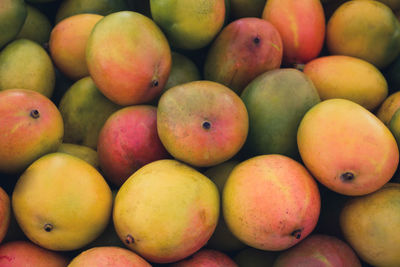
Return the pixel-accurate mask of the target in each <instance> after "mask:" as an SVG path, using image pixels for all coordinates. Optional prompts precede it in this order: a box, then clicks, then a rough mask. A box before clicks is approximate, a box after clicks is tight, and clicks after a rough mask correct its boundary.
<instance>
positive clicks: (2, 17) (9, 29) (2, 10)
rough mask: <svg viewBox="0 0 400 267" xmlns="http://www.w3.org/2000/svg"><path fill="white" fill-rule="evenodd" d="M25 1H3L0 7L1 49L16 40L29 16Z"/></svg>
mask: <svg viewBox="0 0 400 267" xmlns="http://www.w3.org/2000/svg"><path fill="white" fill-rule="evenodd" d="M27 13H28V12H27V10H26V4H25V2H24V0H2V1H1V5H0V49H1V48H3V46H4V45H6V44H7V43H8V42H10V41H12V40H14V38H15V37H16V36H17V34H18V33H19V31H20V30H21V28H22V26H23V25H24V22H25V19H26V16H27Z"/></svg>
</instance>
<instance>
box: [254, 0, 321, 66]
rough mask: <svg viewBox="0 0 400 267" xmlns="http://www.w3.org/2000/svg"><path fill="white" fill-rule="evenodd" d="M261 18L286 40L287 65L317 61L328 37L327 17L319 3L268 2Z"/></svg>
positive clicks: (315, 0)
mask: <svg viewBox="0 0 400 267" xmlns="http://www.w3.org/2000/svg"><path fill="white" fill-rule="evenodd" d="M262 18H263V19H265V20H267V21H269V22H271V23H272V25H274V26H275V27H276V28H277V29H278V31H279V33H280V35H281V37H282V41H283V62H284V63H285V64H287V65H288V66H293V65H295V64H304V63H307V62H308V61H310V60H311V59H314V58H316V57H317V56H318V55H319V53H320V52H321V50H322V46H323V44H324V38H325V15H324V10H323V8H322V4H321V1H319V0H268V1H267V3H266V5H265V7H264V10H263V13H262Z"/></svg>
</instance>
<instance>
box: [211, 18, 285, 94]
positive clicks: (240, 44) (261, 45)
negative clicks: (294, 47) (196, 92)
mask: <svg viewBox="0 0 400 267" xmlns="http://www.w3.org/2000/svg"><path fill="white" fill-rule="evenodd" d="M282 53H283V50H282V39H281V36H280V34H279V32H278V30H277V29H276V28H275V26H273V25H272V24H271V23H269V22H268V21H265V20H263V19H260V18H242V19H238V20H235V21H234V22H232V23H230V24H229V25H227V26H226V27H225V28H224V29H223V30H222V31H221V32H220V33H219V34H218V36H217V37H216V39H215V40H214V42H213V43H212V45H211V47H210V49H209V50H208V53H207V57H206V60H205V63H204V78H205V79H206V80H210V81H215V82H218V83H221V84H224V85H226V86H227V87H229V88H230V89H232V90H233V91H235V92H236V93H238V94H240V93H241V92H242V91H243V89H244V88H245V87H246V86H247V85H248V83H249V82H251V81H252V80H253V79H254V78H256V77H257V76H258V75H260V74H262V73H264V72H266V71H268V70H272V69H277V68H279V67H280V65H281V62H282ZM255 55H257V56H255Z"/></svg>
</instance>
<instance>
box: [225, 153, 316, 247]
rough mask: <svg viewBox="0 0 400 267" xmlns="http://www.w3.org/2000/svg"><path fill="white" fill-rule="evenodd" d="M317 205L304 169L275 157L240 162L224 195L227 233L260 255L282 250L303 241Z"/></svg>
mask: <svg viewBox="0 0 400 267" xmlns="http://www.w3.org/2000/svg"><path fill="white" fill-rule="evenodd" d="M320 205H321V202H320V195H319V191H318V187H317V183H316V182H315V180H314V179H313V177H312V176H311V175H310V174H309V173H308V171H307V170H306V168H305V167H304V166H303V165H301V164H300V163H298V162H297V161H295V160H293V159H291V158H289V157H286V156H283V155H278V154H270V155H262V156H257V157H253V158H250V159H248V160H245V161H243V162H241V163H240V164H239V165H237V166H236V167H235V168H234V169H233V171H232V172H231V174H230V175H229V178H228V180H227V181H226V184H225V187H224V191H223V195H222V211H223V216H224V219H225V222H226V224H227V225H228V227H229V229H230V230H231V231H232V233H233V234H234V235H235V236H236V237H237V238H238V239H239V240H241V241H242V242H244V243H245V244H247V245H248V246H250V247H253V248H256V249H261V250H271V251H279V250H284V249H287V248H289V247H292V246H294V245H295V244H297V243H299V242H300V241H301V240H303V239H304V238H305V237H307V236H308V235H309V234H310V233H311V232H312V230H313V229H314V228H315V226H316V224H317V221H318V216H319V212H320Z"/></svg>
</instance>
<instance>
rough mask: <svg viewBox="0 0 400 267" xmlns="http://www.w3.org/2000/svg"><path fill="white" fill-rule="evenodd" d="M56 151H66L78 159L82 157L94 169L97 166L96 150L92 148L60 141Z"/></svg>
mask: <svg viewBox="0 0 400 267" xmlns="http://www.w3.org/2000/svg"><path fill="white" fill-rule="evenodd" d="M57 152H61V153H66V154H69V155H72V156H75V157H78V158H80V159H83V160H84V161H86V162H87V163H89V164H90V165H92V166H93V167H95V168H96V169H98V168H99V156H98V155H97V152H96V150H94V149H93V148H90V147H87V146H82V145H77V144H69V143H62V144H61V145H60V146H59V147H58V149H57Z"/></svg>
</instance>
